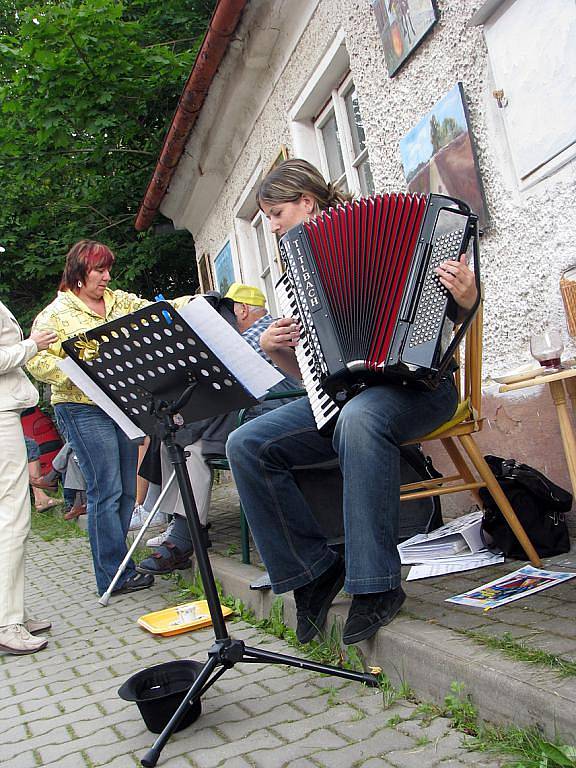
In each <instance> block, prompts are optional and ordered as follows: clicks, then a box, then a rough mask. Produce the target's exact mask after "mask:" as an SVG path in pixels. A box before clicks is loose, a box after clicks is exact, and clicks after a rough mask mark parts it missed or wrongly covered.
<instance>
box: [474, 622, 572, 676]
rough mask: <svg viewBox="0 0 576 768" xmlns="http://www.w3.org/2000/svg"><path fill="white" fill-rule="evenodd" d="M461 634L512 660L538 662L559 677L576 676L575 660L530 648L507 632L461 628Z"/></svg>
mask: <svg viewBox="0 0 576 768" xmlns="http://www.w3.org/2000/svg"><path fill="white" fill-rule="evenodd" d="M463 634H464V635H465V636H466V637H469V638H470V639H471V640H473V641H474V642H475V643H477V644H478V645H483V646H485V647H486V648H492V649H494V650H497V651H501V652H502V653H503V654H504V656H506V657H507V658H509V659H513V660H514V661H525V662H528V663H529V664H539V665H540V666H543V667H547V668H548V669H550V670H552V671H553V672H556V673H557V674H558V675H559V676H560V677H576V662H574V661H567V660H566V659H562V658H561V657H560V656H556V655H555V654H553V653H548V651H542V650H539V649H538V648H531V647H530V646H529V645H527V644H526V643H523V642H522V641H521V640H514V638H513V637H512V636H511V635H510V633H509V632H505V633H504V634H503V635H500V636H492V635H485V634H484V633H482V632H475V631H473V630H463Z"/></svg>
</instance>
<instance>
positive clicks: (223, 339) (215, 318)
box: [175, 296, 284, 398]
mask: <svg viewBox="0 0 576 768" xmlns="http://www.w3.org/2000/svg"><path fill="white" fill-rule="evenodd" d="M175 314H179V315H181V317H182V319H183V320H185V321H186V322H187V323H188V325H189V326H190V327H191V328H193V329H194V331H195V332H196V333H197V334H198V336H200V338H201V339H202V341H204V342H205V343H206V345H207V346H208V347H210V349H211V350H212V351H213V352H214V354H215V355H216V356H217V357H219V358H220V360H222V362H223V363H224V365H225V366H226V367H227V368H228V369H229V370H230V372H231V373H233V374H234V376H235V377H236V378H237V379H238V381H239V382H240V383H241V384H242V385H243V386H244V387H245V389H247V390H248V391H249V392H250V394H252V395H254V397H257V398H260V397H263V396H264V395H265V394H266V392H267V391H268V390H269V389H270V388H271V387H273V386H274V385H275V384H278V382H280V381H282V380H283V379H284V376H283V374H282V373H280V371H278V370H277V369H276V368H274V366H272V365H270V363H267V362H266V360H264V358H263V357H261V356H260V355H259V354H258V352H256V350H255V349H253V348H252V347H251V346H250V344H248V342H247V341H245V340H244V339H243V338H242V337H241V336H240V335H239V334H238V331H236V330H235V329H234V328H233V327H232V326H231V325H230V323H227V322H226V320H224V318H223V317H222V316H221V315H219V314H218V312H217V311H216V310H215V309H214V308H213V307H212V306H211V305H210V304H209V303H208V302H207V301H206V299H205V298H203V297H202V296H198V297H197V298H195V299H193V300H192V301H191V302H189V303H188V304H186V306H184V307H182V308H181V309H179V310H178V312H175Z"/></svg>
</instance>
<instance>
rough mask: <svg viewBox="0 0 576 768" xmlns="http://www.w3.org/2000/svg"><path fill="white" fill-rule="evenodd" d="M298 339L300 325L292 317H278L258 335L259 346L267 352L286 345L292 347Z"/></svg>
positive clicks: (284, 347)
mask: <svg viewBox="0 0 576 768" xmlns="http://www.w3.org/2000/svg"><path fill="white" fill-rule="evenodd" d="M299 341H300V326H299V325H298V323H297V322H296V320H294V318H293V317H280V318H279V319H278V320H275V321H274V322H273V323H271V324H270V325H269V326H268V328H266V330H265V331H264V333H263V334H262V336H260V346H261V347H262V349H263V350H264V352H267V353H268V354H270V353H271V352H272V353H273V352H276V351H278V350H281V349H286V348H287V347H292V348H293V347H295V346H297V344H298V342H299Z"/></svg>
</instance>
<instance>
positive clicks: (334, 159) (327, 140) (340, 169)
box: [320, 113, 344, 181]
mask: <svg viewBox="0 0 576 768" xmlns="http://www.w3.org/2000/svg"><path fill="white" fill-rule="evenodd" d="M320 130H321V131H322V139H323V140H324V149H325V151H326V159H327V160H328V173H329V174H330V181H334V180H335V179H337V178H338V177H339V176H342V174H343V173H344V160H343V159H342V148H341V146H340V137H339V136H338V128H337V126H336V118H335V117H334V113H332V115H331V116H330V117H329V118H328V120H327V121H326V122H325V123H324V125H323V126H322V128H321V129H320Z"/></svg>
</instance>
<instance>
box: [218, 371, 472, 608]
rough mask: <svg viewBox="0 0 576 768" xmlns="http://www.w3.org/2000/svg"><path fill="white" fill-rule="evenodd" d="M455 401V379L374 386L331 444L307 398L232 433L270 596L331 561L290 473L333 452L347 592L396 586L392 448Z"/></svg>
mask: <svg viewBox="0 0 576 768" xmlns="http://www.w3.org/2000/svg"><path fill="white" fill-rule="evenodd" d="M457 402H458V398H457V394H456V389H455V387H454V384H453V381H452V378H451V377H449V378H447V379H444V380H443V381H442V382H441V383H440V385H439V386H438V388H437V389H436V390H434V391H419V390H414V389H408V388H406V387H402V386H397V385H385V386H377V387H370V388H368V389H366V390H364V391H363V392H361V393H360V394H358V395H356V397H354V398H352V400H350V401H349V402H348V403H347V404H346V405H345V406H344V407H343V408H342V410H341V412H340V414H339V416H338V421H337V424H336V428H335V430H334V435H333V437H332V438H330V437H323V436H322V435H320V433H319V432H318V430H317V428H316V423H315V421H314V417H313V415H312V411H311V409H310V404H309V402H308V399H307V398H302V399H300V400H296V401H294V402H292V403H289V404H288V405H285V406H283V407H281V408H277V409H276V410H274V411H271V412H270V413H266V414H264V415H262V416H260V417H258V418H257V419H254V421H251V422H248V423H247V424H244V425H243V426H242V427H240V428H239V429H237V430H235V431H234V432H232V434H231V435H230V437H229V438H228V443H227V446H226V452H227V455H228V460H229V462H230V467H231V469H232V473H233V475H234V480H235V482H236V485H237V487H238V491H239V493H240V499H241V501H242V505H243V507H244V511H245V513H246V517H247V518H248V521H249V523H250V528H251V530H252V534H253V536H254V540H255V542H256V546H257V547H258V550H259V552H260V555H261V556H262V559H263V561H264V563H265V565H266V567H267V569H268V572H269V574H270V579H271V582H272V588H273V590H274V592H276V593H282V592H288V591H290V590H294V589H296V588H297V587H301V586H304V585H305V584H308V583H309V582H310V581H313V580H314V579H316V578H318V576H320V575H321V574H322V573H323V572H324V571H325V570H327V569H328V568H329V567H330V566H331V565H332V563H333V562H334V560H335V558H336V555H335V554H334V553H333V551H332V550H330V549H329V548H328V546H327V541H326V536H325V535H324V533H323V532H322V531H321V530H320V527H319V525H318V523H317V522H316V519H315V517H314V516H313V514H312V512H311V510H310V508H309V506H308V504H307V503H306V500H305V499H304V497H303V495H302V493H301V492H300V490H299V488H298V486H297V484H296V482H295V479H294V475H293V473H292V469H293V468H294V467H301V466H309V465H313V464H318V463H323V462H325V461H328V460H330V459H334V457H335V456H338V459H339V463H340V467H341V470H342V475H343V478H344V510H343V511H344V528H345V537H346V582H345V585H344V589H345V590H346V592H348V593H349V594H366V593H373V592H385V591H387V590H390V589H394V588H395V587H397V586H399V584H400V558H399V556H398V550H397V548H396V542H397V538H398V517H399V514H400V491H399V489H400V453H399V447H398V446H399V445H401V444H402V443H403V442H405V441H407V440H411V439H415V438H418V437H420V436H421V435H425V434H426V433H427V432H431V431H432V430H434V429H436V428H437V427H439V426H440V425H441V424H443V423H444V422H445V421H447V420H448V419H449V418H450V417H451V416H452V415H453V414H454V411H455V410H456V406H457Z"/></svg>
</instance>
